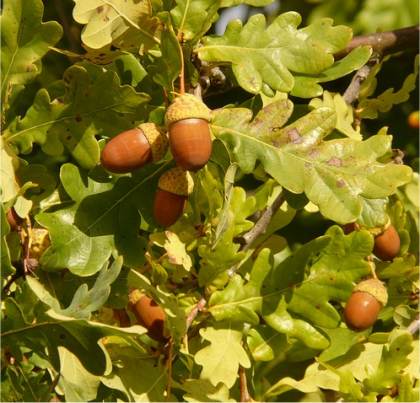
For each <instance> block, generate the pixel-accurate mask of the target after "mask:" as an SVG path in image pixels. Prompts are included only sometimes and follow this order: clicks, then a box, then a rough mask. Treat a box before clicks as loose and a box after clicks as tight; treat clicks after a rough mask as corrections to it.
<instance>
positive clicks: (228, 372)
mask: <svg viewBox="0 0 420 403" xmlns="http://www.w3.org/2000/svg"><path fill="white" fill-rule="evenodd" d="M200 335H201V337H202V338H203V339H205V340H207V341H209V342H210V345H208V346H206V347H204V348H202V349H201V350H200V351H198V352H197V353H196V354H195V356H194V360H195V362H196V363H197V364H198V365H201V366H202V367H203V369H202V371H201V375H200V377H201V378H202V379H208V380H209V381H210V382H211V383H212V385H213V386H217V384H218V383H219V382H222V383H224V384H225V385H226V386H227V387H228V388H231V387H232V386H233V385H234V383H235V382H236V377H237V374H238V369H239V365H241V366H242V367H244V368H249V367H250V366H251V363H250V361H249V358H248V355H247V354H246V352H245V350H244V348H243V347H242V344H241V341H242V332H241V331H240V330H237V329H236V328H235V327H232V324H231V323H230V322H229V323H225V324H224V326H223V325H220V326H218V327H207V328H203V329H200Z"/></svg>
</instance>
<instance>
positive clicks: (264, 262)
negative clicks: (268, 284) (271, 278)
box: [209, 249, 272, 324]
mask: <svg viewBox="0 0 420 403" xmlns="http://www.w3.org/2000/svg"><path fill="white" fill-rule="evenodd" d="M271 267H272V258H271V256H270V250H269V249H263V250H261V252H260V253H259V254H258V257H257V259H256V260H255V262H254V265H253V267H252V271H251V273H250V278H249V281H248V282H247V283H246V284H245V285H244V280H243V279H242V277H241V276H240V275H239V274H235V275H234V276H233V277H232V279H231V280H230V281H229V284H228V285H227V287H226V288H225V289H224V290H222V291H216V292H214V293H213V294H212V295H211V297H210V300H209V311H210V313H211V314H212V315H213V316H214V318H215V319H216V320H218V321H219V320H223V319H231V320H235V321H241V322H248V323H252V324H258V322H259V317H258V315H257V313H256V312H258V311H261V305H262V297H261V296H260V295H261V294H262V290H261V287H262V284H263V282H264V279H265V277H266V276H267V274H268V272H269V271H270V270H271Z"/></svg>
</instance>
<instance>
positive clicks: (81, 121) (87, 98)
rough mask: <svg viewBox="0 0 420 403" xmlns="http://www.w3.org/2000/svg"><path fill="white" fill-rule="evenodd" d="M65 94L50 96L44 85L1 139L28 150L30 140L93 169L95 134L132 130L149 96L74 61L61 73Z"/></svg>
mask: <svg viewBox="0 0 420 403" xmlns="http://www.w3.org/2000/svg"><path fill="white" fill-rule="evenodd" d="M64 83H65V84H66V92H65V94H64V95H63V97H60V98H56V99H52V100H51V98H50V95H49V94H48V92H47V90H46V89H41V90H39V91H38V93H37V95H36V97H35V100H34V103H33V105H32V106H31V108H29V110H28V111H27V113H26V115H25V117H24V118H23V119H20V118H17V119H15V120H14V121H13V122H12V123H11V125H10V126H9V127H8V128H7V130H6V132H5V134H4V135H5V139H6V141H7V142H8V143H11V144H13V145H15V146H17V147H18V148H19V151H20V152H22V153H29V152H30V151H31V149H32V145H33V143H37V144H40V145H41V146H42V150H43V151H44V152H45V153H46V154H48V155H62V154H63V153H64V152H65V150H67V152H69V153H70V154H71V155H72V156H73V157H74V158H75V159H76V161H77V162H78V163H79V164H80V166H82V167H84V168H92V167H94V166H95V165H96V164H97V163H98V161H99V146H98V143H97V141H96V139H95V136H97V135H98V134H103V135H105V136H113V135H115V134H117V133H119V132H121V131H123V130H126V129H129V128H132V127H133V126H134V121H135V120H136V119H138V113H139V107H140V106H141V105H142V104H144V103H145V102H147V101H148V100H149V97H148V96H147V95H146V94H143V93H137V92H136V91H135V90H134V89H133V88H132V87H130V86H121V85H120V81H119V78H118V76H117V75H116V74H115V73H114V72H111V71H105V70H103V69H102V68H100V67H97V66H94V65H89V64H85V65H83V66H82V65H73V66H71V67H69V68H68V69H67V70H66V72H65V73H64Z"/></svg>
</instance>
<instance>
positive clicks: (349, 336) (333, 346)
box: [319, 327, 370, 362]
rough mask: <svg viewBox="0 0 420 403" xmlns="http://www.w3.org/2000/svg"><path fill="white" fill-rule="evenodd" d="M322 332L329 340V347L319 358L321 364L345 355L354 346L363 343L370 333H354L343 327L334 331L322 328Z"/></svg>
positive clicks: (366, 331)
mask: <svg viewBox="0 0 420 403" xmlns="http://www.w3.org/2000/svg"><path fill="white" fill-rule="evenodd" d="M323 331H324V332H325V333H326V334H327V335H328V338H329V339H330V345H329V347H328V348H327V349H325V350H324V351H323V352H322V353H321V354H320V356H319V359H320V360H321V361H323V362H327V361H330V360H333V359H335V358H337V357H340V356H342V355H344V354H346V353H347V352H348V351H349V350H350V349H351V348H352V347H353V346H354V345H355V344H357V343H360V342H363V341H365V340H366V338H367V336H368V335H369V333H370V329H368V330H365V331H360V332H355V331H353V330H350V329H347V328H343V327H337V328H335V329H326V328H324V329H323Z"/></svg>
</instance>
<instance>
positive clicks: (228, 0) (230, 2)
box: [220, 0, 273, 7]
mask: <svg viewBox="0 0 420 403" xmlns="http://www.w3.org/2000/svg"><path fill="white" fill-rule="evenodd" d="M272 2H273V0H221V3H220V7H233V6H237V5H238V4H249V5H250V6H254V7H263V6H266V5H268V4H270V3H272Z"/></svg>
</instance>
